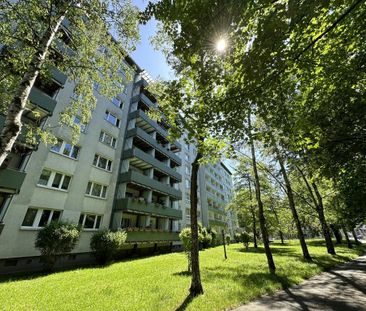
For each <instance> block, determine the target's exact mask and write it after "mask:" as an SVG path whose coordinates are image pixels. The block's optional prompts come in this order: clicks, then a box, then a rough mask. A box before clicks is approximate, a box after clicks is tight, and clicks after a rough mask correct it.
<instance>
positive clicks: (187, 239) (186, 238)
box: [179, 227, 203, 272]
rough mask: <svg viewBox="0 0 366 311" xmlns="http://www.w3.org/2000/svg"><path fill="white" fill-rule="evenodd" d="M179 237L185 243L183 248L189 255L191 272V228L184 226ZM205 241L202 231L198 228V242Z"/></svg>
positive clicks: (189, 269) (189, 270)
mask: <svg viewBox="0 0 366 311" xmlns="http://www.w3.org/2000/svg"><path fill="white" fill-rule="evenodd" d="M179 238H180V240H181V241H182V244H183V248H184V252H185V253H186V255H187V259H188V272H191V270H192V269H191V268H192V262H191V250H192V234H191V228H188V227H186V228H184V229H183V230H182V231H181V232H180V233H179ZM202 241H203V235H202V233H201V232H200V230H198V242H202Z"/></svg>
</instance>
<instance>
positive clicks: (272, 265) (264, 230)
mask: <svg viewBox="0 0 366 311" xmlns="http://www.w3.org/2000/svg"><path fill="white" fill-rule="evenodd" d="M248 125H249V135H248V136H249V143H250V148H251V153H252V165H253V174H254V181H255V183H254V186H255V196H256V198H257V202H258V214H259V224H260V228H261V233H262V240H263V245H264V250H265V252H266V256H267V262H268V268H269V271H270V272H271V273H274V272H275V271H276V266H275V263H274V261H273V256H272V252H271V248H270V247H269V241H268V232H267V226H266V218H265V217H264V211H263V202H262V199H261V190H260V182H259V176H258V169H257V160H256V157H255V147H254V141H253V138H252V133H251V131H252V129H251V121H250V115H249V116H248Z"/></svg>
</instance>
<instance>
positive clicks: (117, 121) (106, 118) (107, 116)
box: [104, 110, 121, 128]
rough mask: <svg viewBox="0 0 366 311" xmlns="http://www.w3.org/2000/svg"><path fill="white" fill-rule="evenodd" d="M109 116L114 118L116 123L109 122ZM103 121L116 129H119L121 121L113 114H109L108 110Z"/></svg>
mask: <svg viewBox="0 0 366 311" xmlns="http://www.w3.org/2000/svg"><path fill="white" fill-rule="evenodd" d="M110 116H112V117H114V118H115V119H116V122H111V120H110V119H109V117H110ZM104 120H106V121H107V122H108V123H110V124H112V125H114V126H115V127H117V128H120V127H121V119H120V118H119V117H118V116H116V115H115V114H114V113H112V112H110V111H109V110H106V111H105V114H104Z"/></svg>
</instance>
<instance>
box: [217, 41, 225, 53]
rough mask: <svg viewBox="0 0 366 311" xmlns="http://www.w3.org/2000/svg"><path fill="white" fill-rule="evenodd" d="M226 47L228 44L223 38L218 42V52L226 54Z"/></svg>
mask: <svg viewBox="0 0 366 311" xmlns="http://www.w3.org/2000/svg"><path fill="white" fill-rule="evenodd" d="M226 47H227V42H226V40H225V39H224V38H221V39H219V40H217V42H216V50H217V51H218V52H224V51H225V50H226Z"/></svg>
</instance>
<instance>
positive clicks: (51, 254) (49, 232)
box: [35, 222, 80, 270]
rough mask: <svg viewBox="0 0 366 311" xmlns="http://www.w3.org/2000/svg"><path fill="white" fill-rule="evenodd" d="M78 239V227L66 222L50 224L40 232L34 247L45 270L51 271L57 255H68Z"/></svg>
mask: <svg viewBox="0 0 366 311" xmlns="http://www.w3.org/2000/svg"><path fill="white" fill-rule="evenodd" d="M79 237H80V230H79V228H78V226H77V225H75V224H71V223H67V222H51V223H50V224H48V225H47V226H45V227H44V228H43V229H42V230H40V231H39V232H38V235H37V238H36V242H35V247H36V248H38V249H39V250H40V251H41V255H42V258H41V259H42V261H43V264H44V268H45V270H52V268H53V267H54V265H55V263H56V260H57V256H58V255H61V254H65V253H70V252H71V251H72V250H73V249H74V247H75V246H76V244H77V242H78V240H79Z"/></svg>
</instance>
